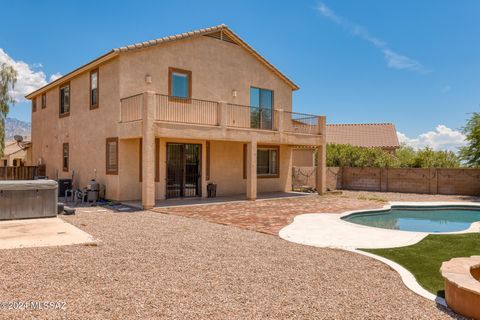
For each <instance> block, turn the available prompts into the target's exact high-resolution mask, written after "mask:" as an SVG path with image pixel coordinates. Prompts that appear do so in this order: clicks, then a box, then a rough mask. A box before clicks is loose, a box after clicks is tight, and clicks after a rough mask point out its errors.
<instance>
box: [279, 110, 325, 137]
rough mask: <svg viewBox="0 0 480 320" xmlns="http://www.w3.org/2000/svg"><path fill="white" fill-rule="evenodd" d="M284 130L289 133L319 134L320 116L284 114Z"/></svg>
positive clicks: (296, 113) (287, 112)
mask: <svg viewBox="0 0 480 320" xmlns="http://www.w3.org/2000/svg"><path fill="white" fill-rule="evenodd" d="M283 116H284V120H283V128H284V131H287V132H296V133H307V134H318V132H319V127H318V116H313V115H310V114H305V113H298V112H289V111H284V112H283Z"/></svg>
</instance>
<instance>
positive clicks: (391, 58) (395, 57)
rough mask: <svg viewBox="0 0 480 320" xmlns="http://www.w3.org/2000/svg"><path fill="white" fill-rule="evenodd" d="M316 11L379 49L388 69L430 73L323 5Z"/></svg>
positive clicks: (416, 62)
mask: <svg viewBox="0 0 480 320" xmlns="http://www.w3.org/2000/svg"><path fill="white" fill-rule="evenodd" d="M317 10H318V12H320V14H322V15H323V16H324V17H325V18H327V19H329V20H331V21H333V22H335V23H336V24H338V25H339V26H341V27H342V28H344V29H345V30H347V31H348V32H350V33H351V34H353V35H354V36H356V37H359V38H360V39H363V40H365V41H367V42H369V43H370V44H372V45H373V46H374V47H375V48H377V49H379V50H380V51H381V52H382V53H383V56H384V58H385V61H386V62H387V66H388V67H390V68H393V69H397V70H409V71H413V72H417V73H420V74H427V73H429V72H430V71H429V70H428V69H427V68H425V67H424V66H423V65H422V64H421V63H420V62H418V61H416V60H414V59H412V58H409V57H407V56H405V55H402V54H399V53H397V52H395V51H393V50H392V49H391V48H389V47H388V46H387V43H386V42H385V41H383V40H382V39H380V38H377V37H375V36H374V35H372V34H371V33H370V32H369V31H368V30H367V29H366V28H365V27H362V26H360V25H357V24H355V23H352V22H350V21H348V20H347V19H345V18H343V17H340V16H338V15H337V14H335V12H333V11H332V10H331V9H330V8H329V7H327V6H326V5H325V4H324V3H322V2H321V3H320V4H319V5H318V7H317Z"/></svg>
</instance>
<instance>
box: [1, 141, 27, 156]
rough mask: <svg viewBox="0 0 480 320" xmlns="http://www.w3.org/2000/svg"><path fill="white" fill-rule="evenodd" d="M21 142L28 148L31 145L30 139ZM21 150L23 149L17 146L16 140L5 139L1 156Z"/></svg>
mask: <svg viewBox="0 0 480 320" xmlns="http://www.w3.org/2000/svg"><path fill="white" fill-rule="evenodd" d="M23 143H24V148H28V147H30V145H31V143H30V141H24V142H23ZM22 150H23V149H22V148H20V147H19V146H18V144H17V142H16V141H6V142H5V149H4V150H3V157H8V156H11V155H12V154H15V153H17V152H19V151H22Z"/></svg>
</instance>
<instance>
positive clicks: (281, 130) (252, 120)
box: [120, 93, 325, 144]
mask: <svg viewBox="0 0 480 320" xmlns="http://www.w3.org/2000/svg"><path fill="white" fill-rule="evenodd" d="M149 94H150V95H148V93H142V94H138V95H134V96H130V97H127V98H123V99H121V100H120V101H121V105H120V122H121V123H133V122H139V121H140V120H143V119H144V118H145V117H144V113H146V112H148V113H149V114H151V115H152V117H153V122H154V123H164V124H167V125H171V124H175V125H176V126H175V127H177V128H178V127H179V126H180V127H183V126H197V127H205V126H208V127H217V128H226V129H228V130H236V132H237V134H238V132H239V131H252V130H253V131H255V132H257V134H259V135H262V134H263V135H268V134H270V135H272V134H275V133H276V134H277V135H279V134H281V135H282V136H284V135H287V136H296V137H297V138H296V139H297V140H298V139H299V138H302V137H303V138H302V140H305V139H306V140H308V141H309V142H307V143H305V144H317V143H319V142H318V141H321V140H322V138H323V137H324V133H325V117H323V116H315V115H309V114H304V113H297V112H290V111H284V110H282V109H280V108H278V107H274V108H273V109H267V108H258V107H252V106H245V105H238V104H231V103H226V102H221V101H218V102H217V101H209V100H201V99H193V98H188V99H183V98H178V97H172V96H167V95H163V94H158V93H149ZM149 97H150V98H149ZM147 99H152V100H154V101H152V103H147V101H146V100H147ZM149 106H150V108H153V113H152V112H149V111H148V109H146V108H149ZM312 138H313V139H312ZM283 140H285V139H283ZM287 140H288V139H287ZM289 140H292V139H289ZM312 141H315V142H312ZM286 142H288V141H286ZM288 143H291V141H290V142H288ZM298 144H301V142H300V141H299V142H298Z"/></svg>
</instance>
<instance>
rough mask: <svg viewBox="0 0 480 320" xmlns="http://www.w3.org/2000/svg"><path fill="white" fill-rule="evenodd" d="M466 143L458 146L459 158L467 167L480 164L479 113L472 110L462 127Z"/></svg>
mask: <svg viewBox="0 0 480 320" xmlns="http://www.w3.org/2000/svg"><path fill="white" fill-rule="evenodd" d="M462 132H463V133H464V134H465V135H466V140H467V142H468V145H466V146H465V147H461V148H460V152H459V155H460V158H461V159H462V160H463V161H464V162H465V164H466V165H467V166H469V167H479V166H480V113H478V112H474V113H472V116H471V117H470V119H468V120H467V124H466V125H465V127H463V128H462Z"/></svg>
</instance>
